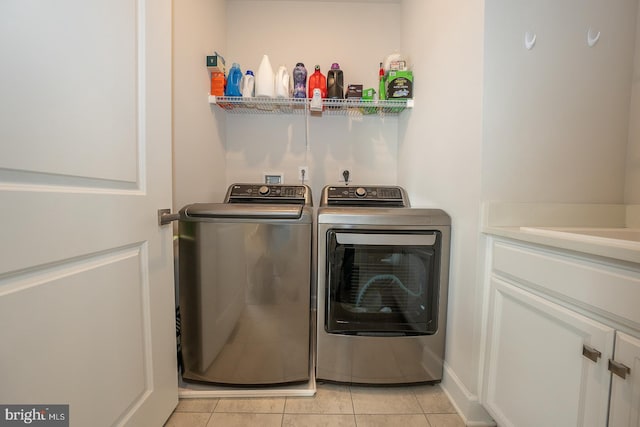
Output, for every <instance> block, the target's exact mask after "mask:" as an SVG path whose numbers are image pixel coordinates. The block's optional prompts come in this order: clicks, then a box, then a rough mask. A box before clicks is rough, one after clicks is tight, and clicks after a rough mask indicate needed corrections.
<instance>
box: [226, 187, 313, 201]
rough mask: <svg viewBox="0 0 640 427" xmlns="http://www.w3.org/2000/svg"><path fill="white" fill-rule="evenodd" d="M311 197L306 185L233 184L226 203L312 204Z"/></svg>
mask: <svg viewBox="0 0 640 427" xmlns="http://www.w3.org/2000/svg"><path fill="white" fill-rule="evenodd" d="M310 197H311V195H310V190H309V187H307V186H306V185H281V184H277V185H276V184H233V185H232V186H230V187H229V190H228V191H227V196H226V197H225V203H293V204H307V203H309V204H310Z"/></svg>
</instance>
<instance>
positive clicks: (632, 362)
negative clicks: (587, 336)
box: [609, 332, 640, 427]
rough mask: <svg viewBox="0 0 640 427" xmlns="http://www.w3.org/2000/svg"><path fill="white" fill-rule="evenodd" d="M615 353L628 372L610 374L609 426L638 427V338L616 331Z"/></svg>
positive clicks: (639, 402)
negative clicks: (621, 374)
mask: <svg viewBox="0 0 640 427" xmlns="http://www.w3.org/2000/svg"><path fill="white" fill-rule="evenodd" d="M615 354H616V357H615V361H616V362H618V363H621V364H623V365H624V366H626V367H628V368H629V372H628V373H627V375H626V378H624V379H623V378H621V377H620V376H618V375H612V380H611V381H612V382H611V408H610V409H609V427H640V340H639V339H637V338H634V337H632V336H630V335H627V334H624V333H622V332H617V333H616V350H615Z"/></svg>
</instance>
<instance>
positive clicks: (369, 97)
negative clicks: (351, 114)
mask: <svg viewBox="0 0 640 427" xmlns="http://www.w3.org/2000/svg"><path fill="white" fill-rule="evenodd" d="M375 93H376V90H375V89H374V88H372V87H370V88H368V89H364V90H363V91H362V99H363V100H365V101H373V97H374V95H375Z"/></svg>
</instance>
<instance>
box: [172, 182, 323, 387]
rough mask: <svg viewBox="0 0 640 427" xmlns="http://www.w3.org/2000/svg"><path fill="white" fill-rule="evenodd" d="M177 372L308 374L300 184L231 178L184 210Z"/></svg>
mask: <svg viewBox="0 0 640 427" xmlns="http://www.w3.org/2000/svg"><path fill="white" fill-rule="evenodd" d="M179 220H180V222H179V300H180V312H181V347H182V359H183V372H182V376H183V379H185V380H195V381H203V382H211V383H217V384H229V385H274V384H281V383H290V382H302V381H306V380H308V379H309V371H310V361H311V358H310V337H311V330H310V329H311V326H310V325H311V323H310V317H311V310H310V297H311V295H310V293H311V283H312V282H311V279H312V277H311V265H312V261H311V260H312V258H311V257H312V255H311V253H312V231H313V208H312V197H311V190H310V188H309V187H308V186H305V185H264V184H234V185H232V186H230V187H229V189H228V191H227V195H226V197H225V200H224V203H196V204H191V205H187V206H185V207H184V208H182V210H180V218H179Z"/></svg>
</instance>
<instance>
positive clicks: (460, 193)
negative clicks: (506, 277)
mask: <svg viewBox="0 0 640 427" xmlns="http://www.w3.org/2000/svg"><path fill="white" fill-rule="evenodd" d="M403 7H404V13H403V25H404V28H403V47H404V49H405V50H406V51H407V52H408V53H409V55H410V56H411V58H412V59H413V69H414V73H415V75H416V76H417V77H416V80H415V82H416V83H415V87H414V90H415V96H414V98H415V102H416V107H415V108H414V110H413V111H412V112H411V113H410V114H408V115H405V116H403V117H402V123H401V126H400V129H401V132H400V133H401V137H400V142H399V154H398V182H399V183H400V184H401V185H402V186H404V187H405V188H406V189H407V190H408V192H409V194H410V195H411V199H412V202H413V206H428V207H437V208H441V209H444V210H445V211H446V212H448V213H449V215H450V216H451V218H452V244H451V268H450V283H449V310H448V322H447V328H448V330H447V344H446V361H447V365H448V369H450V370H451V372H453V373H454V375H455V376H457V378H458V379H459V380H460V381H461V382H462V383H463V387H465V388H466V391H467V392H468V393H471V394H475V393H476V392H477V387H478V384H477V376H478V372H479V366H478V360H479V357H478V354H479V342H480V341H479V331H478V327H479V323H480V322H479V319H480V306H479V301H480V283H481V281H480V280H479V279H478V278H479V277H480V276H479V275H478V274H477V273H478V271H477V264H478V238H479V228H478V227H479V219H478V218H479V206H480V178H481V148H482V73H483V71H482V63H483V59H482V51H483V48H482V42H483V2H467V1H422V0H405V1H404V2H403Z"/></svg>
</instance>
